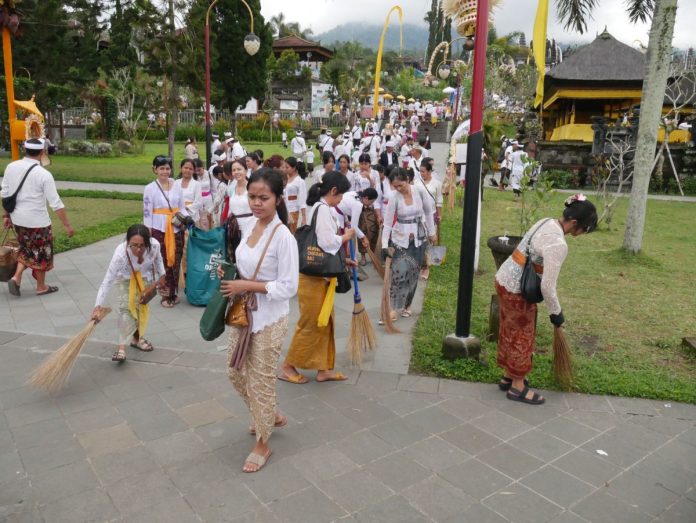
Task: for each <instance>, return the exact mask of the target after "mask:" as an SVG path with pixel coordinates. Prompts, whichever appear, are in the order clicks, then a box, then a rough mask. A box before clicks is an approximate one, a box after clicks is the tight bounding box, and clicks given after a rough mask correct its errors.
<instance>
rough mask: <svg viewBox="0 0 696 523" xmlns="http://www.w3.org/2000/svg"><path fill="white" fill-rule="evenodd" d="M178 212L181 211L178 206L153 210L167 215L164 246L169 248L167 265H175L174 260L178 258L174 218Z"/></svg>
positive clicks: (154, 212) (155, 212)
mask: <svg viewBox="0 0 696 523" xmlns="http://www.w3.org/2000/svg"><path fill="white" fill-rule="evenodd" d="M177 212H179V208H178V207H173V208H171V209H169V208H165V207H161V208H159V209H155V210H154V211H153V214H164V215H165V216H166V219H165V220H164V223H165V225H164V248H165V249H167V267H174V261H175V260H176V241H174V224H173V223H172V218H173V217H174V215H175V214H176V213H177Z"/></svg>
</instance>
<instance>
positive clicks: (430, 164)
mask: <svg viewBox="0 0 696 523" xmlns="http://www.w3.org/2000/svg"><path fill="white" fill-rule="evenodd" d="M429 160H430V158H426V159H425V160H424V161H423V162H421V167H425V168H426V169H427V170H428V171H430V172H432V171H433V162H431V161H429Z"/></svg>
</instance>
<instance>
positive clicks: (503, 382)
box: [498, 376, 529, 392]
mask: <svg viewBox="0 0 696 523" xmlns="http://www.w3.org/2000/svg"><path fill="white" fill-rule="evenodd" d="M524 386H525V387H528V386H529V381H527V380H524ZM510 387H512V378H508V377H506V376H503V377H502V378H500V381H499V382H498V388H499V389H500V390H502V391H503V392H507V391H509V390H510Z"/></svg>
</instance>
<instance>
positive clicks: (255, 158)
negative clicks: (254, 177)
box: [247, 152, 262, 165]
mask: <svg viewBox="0 0 696 523" xmlns="http://www.w3.org/2000/svg"><path fill="white" fill-rule="evenodd" d="M247 158H251V159H252V160H253V161H254V162H255V163H256V165H261V163H262V161H261V157H260V156H259V155H258V153H256V152H253V153H249V154H247Z"/></svg>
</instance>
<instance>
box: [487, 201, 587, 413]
mask: <svg viewBox="0 0 696 523" xmlns="http://www.w3.org/2000/svg"><path fill="white" fill-rule="evenodd" d="M596 228H597V210H596V209H595V206H594V204H593V203H592V202H590V201H589V200H587V198H586V197H585V196H584V195H582V194H576V195H574V196H571V197H569V198H568V199H567V200H566V201H565V210H564V211H563V216H562V217H561V218H560V219H557V220H554V219H552V218H545V219H543V220H539V221H538V222H537V223H535V224H534V226H533V227H532V228H531V229H530V230H529V231H527V233H526V234H525V235H524V237H523V238H522V240H521V241H520V243H519V245H518V247H517V248H516V249H515V250H514V251H513V253H512V256H510V257H509V258H508V259H507V260H505V262H504V263H503V264H502V265H501V266H500V269H498V272H497V273H496V275H495V290H496V293H497V294H498V300H499V303H500V327H499V330H498V356H497V362H498V366H499V367H502V369H503V371H504V374H503V377H502V378H501V380H500V383H499V384H498V387H499V388H500V390H502V391H503V392H506V393H507V398H508V399H510V400H513V401H521V402H523V403H529V404H531V405H541V404H542V403H544V401H545V399H544V397H543V396H541V395H539V394H538V393H536V392H534V391H532V390H530V389H529V383H528V381H527V379H526V378H527V375H528V374H529V373H530V372H531V371H532V355H533V353H534V340H535V337H536V312H537V305H536V303H531V302H529V301H527V300H526V299H525V298H524V297H523V295H522V286H521V280H522V273H523V269H524V266H525V263H526V261H527V256H529V257H530V258H531V259H530V261H531V262H532V264H533V267H534V270H535V271H536V273H537V274H539V273H541V289H540V290H541V295H542V297H543V301H544V302H545V303H546V306H547V307H548V309H549V312H550V313H551V315H550V316H549V318H550V320H551V323H552V324H553V325H554V326H555V327H560V326H561V325H563V323H564V321H565V318H564V317H563V311H562V310H561V304H560V302H559V301H558V296H557V294H556V283H557V281H558V275H559V273H560V270H561V267H562V265H563V262H564V261H565V258H566V256H567V254H568V245H567V244H566V241H565V238H564V236H565V235H566V234H570V235H571V236H580V235H582V234H587V233H589V232H592V231H593V230H595V229H596ZM521 249H524V251H522V250H521ZM525 253H526V254H525ZM538 299H540V298H538Z"/></svg>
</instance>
